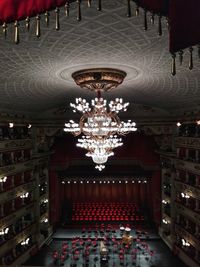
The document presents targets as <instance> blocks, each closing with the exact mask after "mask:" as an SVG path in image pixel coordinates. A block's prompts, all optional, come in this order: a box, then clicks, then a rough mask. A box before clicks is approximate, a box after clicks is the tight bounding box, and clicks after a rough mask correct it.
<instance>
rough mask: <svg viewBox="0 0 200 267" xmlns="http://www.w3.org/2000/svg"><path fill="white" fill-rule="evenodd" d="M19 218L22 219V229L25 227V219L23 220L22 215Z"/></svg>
mask: <svg viewBox="0 0 200 267" xmlns="http://www.w3.org/2000/svg"><path fill="white" fill-rule="evenodd" d="M21 220H22V229H24V228H25V220H24V216H22V217H21Z"/></svg>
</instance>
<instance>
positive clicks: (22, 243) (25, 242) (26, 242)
mask: <svg viewBox="0 0 200 267" xmlns="http://www.w3.org/2000/svg"><path fill="white" fill-rule="evenodd" d="M29 241H30V238H29V237H28V238H27V239H25V240H23V241H22V242H21V245H22V246H26V245H28V243H29Z"/></svg>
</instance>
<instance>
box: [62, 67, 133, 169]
mask: <svg viewBox="0 0 200 267" xmlns="http://www.w3.org/2000/svg"><path fill="white" fill-rule="evenodd" d="M125 76H126V73H125V72H123V71H120V70H116V69H108V68H107V69H90V70H82V71H78V72H75V73H73V74H72V77H73V78H74V80H75V82H76V84H77V85H79V86H81V87H82V88H87V89H89V90H92V91H96V92H97V97H96V98H95V99H92V100H91V103H89V102H87V101H86V99H82V98H76V100H75V103H71V104H70V106H71V107H72V109H73V112H80V113H82V116H81V118H80V120H79V122H75V121H73V120H70V121H69V122H67V123H65V128H64V131H65V132H69V133H72V134H73V135H74V136H79V135H81V134H82V137H81V138H79V139H78V143H77V146H78V147H81V148H84V149H86V150H87V151H88V153H86V156H88V157H92V159H93V162H94V163H96V164H97V166H96V168H97V169H98V170H100V171H101V170H102V169H104V167H105V166H104V165H103V164H105V163H106V162H107V160H108V157H110V156H113V155H114V152H113V149H114V148H117V147H119V146H122V145H123V143H122V139H121V138H119V137H118V135H122V136H124V135H126V134H128V133H129V132H133V131H136V130H137V128H136V123H135V122H132V121H131V120H127V121H121V120H120V118H119V117H118V113H119V112H120V111H124V112H125V111H127V107H128V106H129V103H128V102H124V101H123V99H122V98H116V99H115V100H112V101H110V102H108V101H107V100H105V99H103V98H102V97H101V92H102V91H108V90H111V89H114V88H116V87H117V86H118V85H119V84H121V83H122V82H123V80H124V78H125Z"/></svg>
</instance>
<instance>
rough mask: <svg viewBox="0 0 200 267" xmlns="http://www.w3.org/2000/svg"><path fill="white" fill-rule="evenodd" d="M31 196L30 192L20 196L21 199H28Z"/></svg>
mask: <svg viewBox="0 0 200 267" xmlns="http://www.w3.org/2000/svg"><path fill="white" fill-rule="evenodd" d="M28 196H29V192H26V193H24V194H22V195H20V198H27V197H28Z"/></svg>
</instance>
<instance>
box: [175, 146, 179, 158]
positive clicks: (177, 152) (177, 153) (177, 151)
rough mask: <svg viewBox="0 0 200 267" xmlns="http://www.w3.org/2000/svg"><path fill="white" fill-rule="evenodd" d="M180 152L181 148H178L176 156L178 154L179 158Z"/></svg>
mask: <svg viewBox="0 0 200 267" xmlns="http://www.w3.org/2000/svg"><path fill="white" fill-rule="evenodd" d="M179 153H180V148H177V149H176V156H177V158H179Z"/></svg>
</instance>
